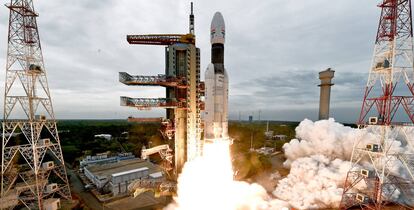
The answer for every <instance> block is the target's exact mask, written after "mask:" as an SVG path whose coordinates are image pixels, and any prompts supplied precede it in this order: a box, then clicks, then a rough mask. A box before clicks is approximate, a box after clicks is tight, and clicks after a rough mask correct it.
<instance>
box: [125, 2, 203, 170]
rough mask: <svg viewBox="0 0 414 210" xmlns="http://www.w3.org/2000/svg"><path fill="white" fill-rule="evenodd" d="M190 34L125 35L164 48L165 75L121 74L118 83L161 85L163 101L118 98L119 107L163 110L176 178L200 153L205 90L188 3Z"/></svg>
mask: <svg viewBox="0 0 414 210" xmlns="http://www.w3.org/2000/svg"><path fill="white" fill-rule="evenodd" d="M189 31H190V32H189V33H188V34H155V35H128V36H127V41H128V42H129V43H130V44H141V45H164V46H166V47H165V63H166V67H165V74H159V75H157V76H132V75H130V74H128V73H125V72H120V73H119V75H120V77H119V80H120V82H122V83H124V84H126V85H134V86H162V87H165V88H166V98H129V97H121V105H122V106H130V107H136V108H138V109H141V110H142V109H144V110H145V109H151V108H157V107H158V108H165V109H166V119H165V120H164V121H163V129H164V130H163V131H164V132H163V133H164V136H165V137H167V139H170V140H171V147H172V148H174V169H175V170H174V171H175V175H178V174H179V173H180V172H181V169H182V167H183V166H184V163H185V162H186V161H187V160H192V159H194V158H195V157H196V156H197V155H198V154H199V153H200V150H201V146H202V145H201V141H200V139H201V119H200V118H201V116H200V112H201V110H202V101H201V99H200V97H201V94H202V92H203V90H204V88H203V83H201V82H200V49H199V48H197V47H196V45H195V41H196V39H195V35H194V15H193V5H192V4H191V14H190V30H189Z"/></svg>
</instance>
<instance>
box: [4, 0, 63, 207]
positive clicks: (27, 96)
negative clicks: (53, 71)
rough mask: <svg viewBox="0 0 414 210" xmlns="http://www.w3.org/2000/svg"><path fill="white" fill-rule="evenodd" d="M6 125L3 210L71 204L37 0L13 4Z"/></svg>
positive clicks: (5, 110)
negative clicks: (59, 202) (60, 202)
mask: <svg viewBox="0 0 414 210" xmlns="http://www.w3.org/2000/svg"><path fill="white" fill-rule="evenodd" d="M7 7H8V8H9V9H10V18H9V36H8V52H7V65H6V80H5V94H4V116H3V122H2V165H1V199H0V207H1V208H2V209H3V208H14V207H15V206H17V205H23V206H24V207H26V208H28V209H45V208H47V207H46V203H49V202H47V201H48V199H53V198H54V197H57V196H58V197H61V198H64V199H68V200H71V193H70V187H69V182H68V178H67V176H66V169H65V164H64V160H63V156H62V149H61V146H60V140H59V135H58V130H57V125H56V119H55V116H54V112H53V106H52V101H51V97H50V92H49V87H48V82H47V77H46V70H45V67H44V63H43V55H42V50H41V45H40V39H39V32H38V27H37V22H36V18H37V16H38V14H37V13H36V12H35V10H34V7H33V1H32V0H11V1H10V4H9V5H7Z"/></svg>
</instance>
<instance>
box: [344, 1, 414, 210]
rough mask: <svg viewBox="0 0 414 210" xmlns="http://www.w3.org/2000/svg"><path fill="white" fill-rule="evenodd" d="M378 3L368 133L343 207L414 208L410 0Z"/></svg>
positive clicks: (365, 109) (363, 121)
mask: <svg viewBox="0 0 414 210" xmlns="http://www.w3.org/2000/svg"><path fill="white" fill-rule="evenodd" d="M379 7H380V8H381V10H382V11H381V18H380V23H379V27H378V32H377V37H376V42H375V50H374V56H373V60H372V66H371V69H370V72H369V78H368V82H367V87H366V89H365V94H364V101H363V104H362V109H361V113H360V117H359V120H358V125H359V127H360V128H363V129H365V130H366V131H367V132H368V133H369V134H368V135H366V136H364V137H363V138H361V139H358V140H356V141H355V143H354V145H353V152H352V157H351V162H352V166H351V169H350V170H349V172H348V174H347V178H346V181H345V185H344V192H343V195H342V201H341V204H340V208H341V209H349V208H355V207H359V208H364V209H382V208H384V207H386V206H392V207H391V208H392V209H397V208H401V209H407V208H408V209H414V192H413V189H414V188H413V187H414V155H413V151H414V147H413V146H414V132H413V127H412V123H414V83H413V82H414V78H413V77H414V69H413V65H414V50H413V29H412V14H411V0H382V2H381V3H380V4H379ZM397 119H398V120H397ZM404 120H406V121H408V122H401V121H404ZM397 121H399V122H397Z"/></svg>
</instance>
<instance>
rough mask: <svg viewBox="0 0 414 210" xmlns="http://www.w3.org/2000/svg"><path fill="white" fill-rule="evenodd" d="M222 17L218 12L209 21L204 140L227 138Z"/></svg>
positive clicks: (226, 95) (226, 100) (227, 86)
mask: <svg viewBox="0 0 414 210" xmlns="http://www.w3.org/2000/svg"><path fill="white" fill-rule="evenodd" d="M225 32H226V30H225V25H224V19H223V16H222V15H221V13H220V12H216V13H215V14H214V17H213V20H212V21H211V34H210V42H211V63H210V64H209V65H208V67H207V70H206V74H205V118H204V140H206V141H213V140H219V139H223V140H228V139H229V136H228V93H229V79H228V76H227V73H226V69H225V68H224V42H225Z"/></svg>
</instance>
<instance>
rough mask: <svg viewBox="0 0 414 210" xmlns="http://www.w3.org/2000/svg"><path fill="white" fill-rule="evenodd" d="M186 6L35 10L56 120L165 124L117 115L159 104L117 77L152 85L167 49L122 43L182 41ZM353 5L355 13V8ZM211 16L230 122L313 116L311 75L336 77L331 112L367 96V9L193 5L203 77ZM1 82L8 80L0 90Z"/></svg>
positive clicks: (372, 20)
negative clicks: (218, 34) (221, 26)
mask: <svg viewBox="0 0 414 210" xmlns="http://www.w3.org/2000/svg"><path fill="white" fill-rule="evenodd" d="M189 2H190V1H188V0H179V1H167V0H154V1H133V0H117V1H115V0H101V1H96V0H73V1H70V3H69V2H68V1H64V0H54V1H39V2H35V4H36V9H37V11H38V12H39V14H40V16H39V18H38V25H39V30H40V35H41V40H42V47H43V53H44V58H45V63H46V67H47V71H48V77H49V85H50V88H51V92H52V96H53V97H54V98H53V101H54V105H55V110H56V114H57V117H58V118H125V117H127V116H128V115H131V114H133V115H160V114H162V111H161V110H160V111H157V112H154V113H143V112H136V111H135V110H134V109H129V111H126V110H125V109H124V108H122V107H119V96H120V95H131V96H136V97H163V96H164V95H165V94H164V91H163V90H162V88H134V87H126V86H124V85H122V84H120V83H119V82H118V72H119V71H127V72H130V73H131V74H142V75H156V74H159V73H163V71H164V68H165V67H164V48H163V47H157V46H131V45H129V44H128V43H127V42H126V40H125V36H126V35H127V34H148V33H186V32H187V31H188V12H189ZM356 4H358V5H359V6H358V7H355V5H356ZM321 8H323V9H321ZM2 11H3V12H1V13H0V40H4V43H5V41H6V40H7V23H8V21H7V19H8V12H7V8H5V7H3V8H2ZM215 11H221V12H222V13H223V15H224V18H225V21H226V34H227V40H226V46H225V65H226V68H227V70H228V72H229V75H230V83H231V84H230V87H231V89H230V93H231V95H230V110H232V112H238V110H246V111H247V107H258V108H262V109H265V108H266V109H268V110H269V112H278V111H280V110H283V111H284V112H285V113H287V114H286V115H285V120H290V118H296V117H295V115H296V114H295V113H297V111H298V110H300V112H301V113H307V114H304V115H303V116H302V119H303V118H304V117H305V116H306V115H312V114H315V113H316V114H317V109H315V108H317V99H318V97H319V90H318V87H317V86H316V85H317V84H318V82H319V81H318V79H317V72H318V71H321V70H324V69H326V68H327V67H332V68H334V69H335V70H336V71H337V77H336V78H335V81H336V84H337V86H334V88H333V94H332V102H333V104H332V107H333V109H335V107H341V108H344V107H347V106H349V105H350V104H357V102H358V103H359V101H360V100H361V95H362V90H363V86H364V82H361V81H364V80H366V78H367V73H368V67H369V61H370V57H371V54H372V49H373V40H374V37H375V32H376V24H377V22H378V21H377V19H378V16H379V10H378V9H377V8H376V7H375V4H373V3H372V2H360V1H358V0H349V1H340V2H336V3H335V4H326V1H323V0H315V1H312V2H308V1H305V0H300V1H287V0H271V1H261V2H248V1H247V2H246V1H241V0H231V1H224V2H223V1H219V0H212V1H195V14H196V34H197V45H198V47H200V48H201V55H202V58H201V69H202V72H204V70H205V68H206V66H207V64H208V63H209V60H210V43H209V28H210V21H211V18H212V16H213V14H214V12H215ZM5 57H6V46H5V45H4V44H3V45H0V66H4V64H5ZM203 77H204V76H203V73H202V78H203ZM3 78H4V71H3V76H1V75H0V82H1V83H3V82H4V79H3ZM292 96H294V97H292ZM0 100H1V102H2V101H3V99H2V98H1V99H0ZM67 101H70V102H69V103H67ZM336 104H338V105H336ZM95 107H99V109H95ZM288 108H291V109H288ZM91 109H93V110H95V111H94V112H91V111H90V110H91ZM114 113H117V114H114ZM348 114H350V113H348ZM233 115H234V114H233ZM342 115H346V114H342ZM342 115H341V116H342ZM270 117H274V118H277V116H270ZM338 120H342V119H341V118H339V119H338Z"/></svg>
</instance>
